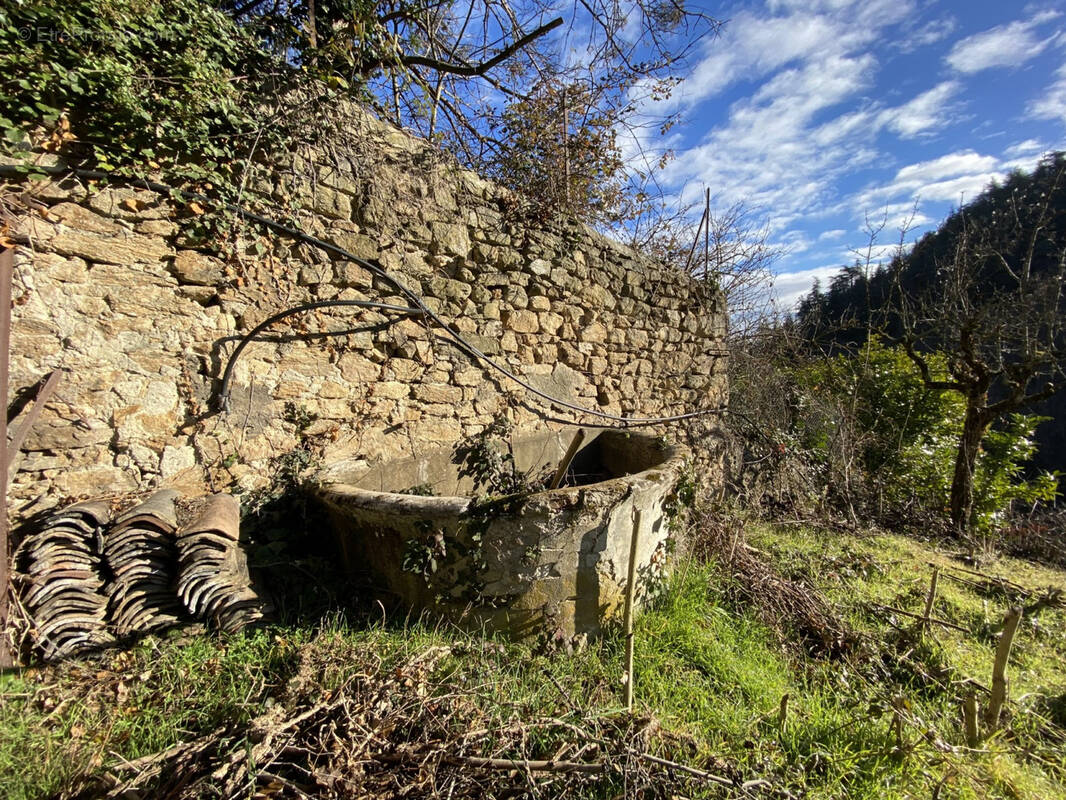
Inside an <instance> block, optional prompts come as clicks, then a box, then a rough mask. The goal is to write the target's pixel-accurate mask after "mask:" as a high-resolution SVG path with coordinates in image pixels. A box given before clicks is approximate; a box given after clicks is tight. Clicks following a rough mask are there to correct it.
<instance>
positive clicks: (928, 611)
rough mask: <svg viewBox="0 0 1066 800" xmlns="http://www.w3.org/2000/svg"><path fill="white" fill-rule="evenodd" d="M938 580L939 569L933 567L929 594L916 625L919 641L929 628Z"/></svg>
mask: <svg viewBox="0 0 1066 800" xmlns="http://www.w3.org/2000/svg"><path fill="white" fill-rule="evenodd" d="M939 578H940V567H933V577H932V578H931V579H930V581H929V594H928V595H927V596H926V598H925V613H924V614H922V621H921V622H920V623H918V639H919V641H920V640H921V639H922V637H923V636H924V635H925V629H926V628H927V627H929V618H930V617H931V616H932V615H933V603H935V602H936V585H937V580H938V579H939Z"/></svg>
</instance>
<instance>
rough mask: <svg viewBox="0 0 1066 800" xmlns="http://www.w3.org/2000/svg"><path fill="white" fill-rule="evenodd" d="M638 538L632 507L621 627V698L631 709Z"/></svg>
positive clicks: (636, 515)
mask: <svg viewBox="0 0 1066 800" xmlns="http://www.w3.org/2000/svg"><path fill="white" fill-rule="evenodd" d="M639 538H640V509H639V508H636V509H633V535H632V537H631V538H630V540H629V576H628V578H627V579H626V607H625V616H624V618H623V623H622V624H623V627H624V628H625V634H626V664H625V669H626V683H625V689H624V691H623V699H624V701H625V704H626V710H627V711H632V710H633V598H634V596H635V594H636V586H637V541H638V539H639Z"/></svg>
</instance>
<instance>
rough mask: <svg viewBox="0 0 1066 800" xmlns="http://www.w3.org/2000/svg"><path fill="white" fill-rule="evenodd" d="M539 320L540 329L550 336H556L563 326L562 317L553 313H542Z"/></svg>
mask: <svg viewBox="0 0 1066 800" xmlns="http://www.w3.org/2000/svg"><path fill="white" fill-rule="evenodd" d="M538 319H539V320H540V329H541V330H542V331H543V332H544V333H546V334H549V335H554V334H555V333H556V332H557V331H558V330H559V328H561V327H562V325H563V318H562V316H561V315H559V314H556V313H554V312H551V311H544V312H542V313H540V314H539V315H538Z"/></svg>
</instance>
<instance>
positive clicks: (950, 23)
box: [899, 17, 958, 53]
mask: <svg viewBox="0 0 1066 800" xmlns="http://www.w3.org/2000/svg"><path fill="white" fill-rule="evenodd" d="M956 27H958V22H957V21H956V20H955V18H954V17H943V18H941V19H934V20H930V21H929V22H927V23H926V24H925V25H923V26H922V27H921V28H916V29H914V30H910V31H908V32H907V34H906V36H905V37H903V41H901V42H900V45H899V49H900V52H902V53H911V52H914V51H915V50H917V49H919V48H921V47H928V46H929V45H931V44H936V43H937V42H939V41H941V40H942V39H946V38H947V37H949V36H951V34H953V33H954V32H955V28H956Z"/></svg>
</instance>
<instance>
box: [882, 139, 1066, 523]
mask: <svg viewBox="0 0 1066 800" xmlns="http://www.w3.org/2000/svg"><path fill="white" fill-rule="evenodd" d="M1041 169H1042V170H1044V178H1043V179H1041V180H1037V181H1033V182H1032V183H1031V184H1029V185H1028V186H1026V187H1024V188H1016V189H1015V190H1014V191H1013V192H1010V193H1009V197H1008V199H1007V200H1006V202H1005V203H1003V204H1001V205H997V206H993V207H990V208H982V209H975V208H974V207H972V206H971V207H970V208H969V209H967V210H964V211H960V212H958V213H957V214H956V215H955V216H954V218H953V219H952V220H950V221H949V225H951V226H952V227H953V228H954V231H955V235H954V240H953V247H952V248H951V250H950V251H949V252H947V253H945V254H943V255H942V256H935V257H934V263H935V267H936V272H935V275H934V276H930V277H929V278H928V279H922V278H919V277H916V276H915V275H914V274H913V273H909V272H908V271H907V270H906V269H905V267H904V264H905V263H906V262H905V261H897V262H896V263H895V265H894V266H893V276H892V277H893V281H894V291H895V295H896V297H895V302H894V303H893V304H892V310H891V312H890V318H889V320H888V323H889V324H888V329H889V330H893V329H896V330H897V331H898V335H897V336H895V337H894V338H896V339H897V340H898V342H899V343H900V344H902V345H903V347H904V348H905V349H906V352H907V354H908V356H909V357H910V359H911V360H912V361H913V362H914V364H915V365H916V366H917V368H918V369H919V370H920V372H921V375H922V380H923V382H924V384H925V385H926V387H928V388H929V389H931V390H933V391H938V392H957V393H958V394H959V395H961V397H962V398H963V399H964V401H965V404H966V413H965V418H964V422H963V430H962V433H961V436H960V439H959V447H958V452H957V457H956V461H955V469H954V475H953V479H952V484H951V495H950V509H951V520H952V523H953V525H954V527H955V528H956V530H958V531H959V532H960V533H968V532H969V530H970V528H971V519H972V514H973V508H974V467H975V465H976V462H977V456H978V453H979V451H980V448H981V442H982V440H983V439H984V436H985V434H986V433H987V432H988V430H989V428H990V427H991V426H992V424H993V423H995V422H996V421H997V420H998V419H1000V418H1001V417H1003V416H1004V415H1007V414H1010V413H1012V412H1017V411H1022V410H1024V409H1026V408H1030V407H1032V406H1033V405H1035V404H1037V403H1039V402H1041V401H1043V400H1045V399H1047V398H1049V397H1051V396H1052V395H1053V394H1055V393H1056V392H1058V391H1059V390H1060V389H1062V388H1063V386H1064V385H1066V380H1064V379H1066V314H1064V311H1066V308H1064V298H1063V282H1064V281H1066V244H1064V243H1063V241H1062V239H1061V234H1056V231H1061V227H1062V219H1063V213H1064V212H1063V209H1062V208H1061V207H1060V206H1057V205H1056V202H1057V201H1058V198H1057V197H1056V194H1060V193H1061V191H1060V190H1061V186H1062V183H1063V181H1064V180H1066V160H1064V159H1063V158H1062V157H1061V155H1060V157H1058V158H1057V159H1056V160H1055V161H1054V162H1052V163H1047V164H1045V165H1042V167H1041ZM920 247H921V243H919V245H918V247H917V248H916V253H918V251H919V248H920ZM930 350H938V351H940V352H943V353H945V354H946V355H947V357H948V372H949V374H948V376H947V377H938V376H936V375H934V374H933V370H932V369H931V367H930V364H929V360H928V358H927V356H926V353H927V352H928V351H930Z"/></svg>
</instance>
